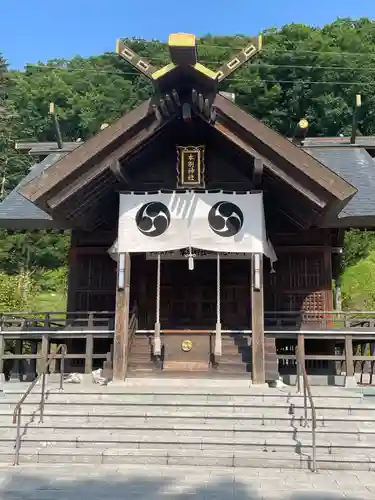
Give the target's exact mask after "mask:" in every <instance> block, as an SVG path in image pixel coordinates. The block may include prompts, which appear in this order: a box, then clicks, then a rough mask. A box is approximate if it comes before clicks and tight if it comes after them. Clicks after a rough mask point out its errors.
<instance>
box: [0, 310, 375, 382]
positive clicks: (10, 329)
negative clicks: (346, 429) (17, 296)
mask: <svg viewBox="0 0 375 500" xmlns="http://www.w3.org/2000/svg"><path fill="white" fill-rule="evenodd" d="M113 318H114V313H113V312H108V311H104V312H103V311H101V312H92V311H88V312H82V311H80V312H76V313H58V312H57V313H55V312H43V313H39V312H27V313H22V312H21V313H7V314H2V315H0V373H3V371H4V362H7V361H8V360H11V361H13V363H14V362H18V361H25V360H27V361H29V362H30V361H31V362H34V364H35V361H36V360H38V359H42V358H43V356H44V354H43V353H45V352H49V344H51V343H54V344H59V343H61V342H63V343H67V342H70V341H71V340H72V339H81V340H82V341H84V343H83V346H82V343H81V344H80V345H81V347H80V348H79V349H80V350H79V351H78V348H77V350H76V352H74V351H73V350H72V349H70V347H68V349H69V354H67V355H66V359H67V360H74V362H76V363H79V366H80V369H82V370H83V369H84V371H85V372H86V373H90V372H91V371H92V369H93V362H96V363H98V360H100V361H103V362H104V361H105V360H107V361H108V360H109V358H108V350H109V347H110V345H111V343H112V341H113V335H114V324H113ZM129 321H130V323H129V343H131V341H132V338H133V335H134V334H135V333H136V332H139V334H141V332H143V333H152V330H147V331H146V330H138V320H137V314H136V311H135V309H134V308H133V309H132V313H131V315H130V318H129ZM201 332H202V335H204V334H210V333H213V332H214V329H212V330H201ZM164 333H165V332H164V330H162V334H164ZM236 333H238V334H242V335H244V334H246V335H249V336H251V330H238V331H236V330H225V327H224V328H223V335H225V334H230V335H232V334H236ZM137 334H138V333H137ZM265 335H266V336H270V337H273V338H275V339H276V346H277V356H278V360H279V371H280V374H281V375H284V374H291V375H293V374H294V375H295V374H296V371H297V369H296V364H297V359H296V346H297V344H298V339H304V341H306V348H305V352H304V359H305V366H306V371H307V373H308V374H312V373H314V374H327V373H328V374H332V375H346V376H354V375H355V374H357V375H359V376H360V381H361V382H366V383H373V381H374V382H375V378H374V375H375V312H372V311H370V312H363V311H345V312H332V311H316V312H314V311H313V312H285V311H266V312H265ZM96 339H107V340H108V342H106V341H104V343H105V346H106V348H105V352H103V353H100V352H99V353H98V348H97V343H96ZM8 341H11V342H12V343H13V345H14V343H16V345H17V342H18V344H28V345H29V346H30V345H31V346H34V350H33V349H29V350H27V349H23V350H22V349H21V350H20V349H18V350H17V349H15V350H14V351H15V352H9V351H8V352H7V353H5V342H7V345H8ZM40 342H41V352H37V350H36V349H35V345H36V344H38V343H40ZM98 342H102V341H98ZM76 344H77V343H75V344H74V345H75V346H76ZM78 344H79V343H78ZM94 344H95V345H94ZM69 345H71V344H69ZM94 347H95V349H94ZM128 347H129V346H128ZM77 368H78V367H77ZM52 369H53V366H52ZM73 371H77V369H74V370H73ZM365 377H366V380H365Z"/></svg>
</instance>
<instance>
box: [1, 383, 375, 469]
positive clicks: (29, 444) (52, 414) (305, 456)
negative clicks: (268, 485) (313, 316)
mask: <svg viewBox="0 0 375 500" xmlns="http://www.w3.org/2000/svg"><path fill="white" fill-rule="evenodd" d="M26 387H27V384H16V383H15V384H13V383H8V384H5V386H4V392H2V393H0V427H1V430H0V463H2V464H10V463H12V461H13V453H14V444H15V436H16V427H15V425H12V418H11V415H12V411H13V409H14V406H15V403H16V402H17V401H18V399H19V398H20V396H21V394H23V392H24V390H25V388H26ZM313 394H314V401H315V405H316V410H317V415H318V428H317V465H318V468H320V469H359V470H374V469H375V397H374V398H372V397H366V396H363V394H361V393H360V392H358V391H354V390H352V391H349V390H344V389H338V388H322V387H321V388H313ZM374 394H375V393H374ZM39 400H40V387H38V386H37V387H36V388H35V390H34V391H33V392H32V393H31V395H30V396H29V397H28V399H27V400H26V402H25V404H24V405H23V417H22V445H21V454H20V464H24V463H90V464H97V465H100V464H134V463H139V464H150V465H151V464H159V465H171V466H172V465H181V466H207V467H210V466H225V467H263V468H264V467H270V468H272V467H274V468H279V469H280V468H309V467H310V466H311V455H312V445H311V427H308V428H305V427H304V426H303V415H304V409H303V397H302V396H301V395H296V394H295V388H287V389H284V390H278V389H269V388H257V387H249V383H248V381H245V380H243V379H238V380H209V379H208V380H207V379H205V380H197V379H195V380H194V379H191V380H186V379H163V380H162V381H161V380H160V379H147V378H143V379H128V380H127V381H126V382H125V383H124V384H121V385H115V384H110V385H109V386H107V387H100V386H95V385H93V384H91V383H83V384H80V385H68V384H66V385H65V389H64V391H63V392H59V391H58V388H57V384H54V383H53V382H49V383H48V397H47V401H46V406H45V420H44V424H39V423H38V422H39V413H38V403H39ZM308 414H309V417H310V411H309V413H308ZM310 425H311V421H310V420H309V426H310Z"/></svg>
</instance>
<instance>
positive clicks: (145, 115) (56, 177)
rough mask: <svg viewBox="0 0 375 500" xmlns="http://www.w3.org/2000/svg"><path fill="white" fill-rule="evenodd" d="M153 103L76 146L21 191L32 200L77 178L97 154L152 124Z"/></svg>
mask: <svg viewBox="0 0 375 500" xmlns="http://www.w3.org/2000/svg"><path fill="white" fill-rule="evenodd" d="M150 106H151V100H147V101H145V102H143V103H142V104H140V105H139V106H138V107H137V108H135V109H133V110H132V111H130V113H127V114H125V115H124V116H123V117H122V118H120V119H119V120H118V121H117V122H115V123H114V124H113V125H110V126H109V127H107V128H105V129H104V130H101V131H100V132H99V133H98V134H96V135H94V136H93V137H91V139H89V140H88V141H87V142H85V143H84V144H82V146H81V147H79V148H76V149H75V150H74V151H72V152H71V153H70V154H68V155H66V156H64V157H63V158H61V160H59V161H58V162H56V163H55V164H54V165H52V166H51V167H49V168H48V169H47V170H45V171H44V172H43V175H41V176H38V177H36V178H35V179H33V180H31V181H30V182H28V183H27V184H26V185H25V186H23V187H22V189H21V190H20V192H21V194H22V195H23V196H24V197H25V198H26V199H28V200H29V201H32V202H35V201H37V200H39V199H41V198H42V197H44V196H46V195H47V193H48V192H49V191H50V190H51V189H53V188H54V187H55V186H56V185H57V184H59V183H60V182H64V184H65V185H66V184H67V183H68V182H70V178H71V177H73V176H75V177H78V175H79V173H80V172H82V170H85V169H89V168H90V166H92V165H93V164H95V162H96V160H97V158H98V157H99V158H100V156H101V155H103V156H105V154H106V153H107V154H109V153H110V152H111V151H113V149H116V147H117V148H118V147H119V144H122V143H123V142H124V141H126V138H127V137H131V136H132V135H134V134H135V133H136V131H139V129H140V128H142V126H144V127H146V126H147V125H149V124H150V116H151V117H152V118H153V119H154V120H155V118H154V115H153V114H152V115H150V113H151V107H150ZM103 156H102V157H103Z"/></svg>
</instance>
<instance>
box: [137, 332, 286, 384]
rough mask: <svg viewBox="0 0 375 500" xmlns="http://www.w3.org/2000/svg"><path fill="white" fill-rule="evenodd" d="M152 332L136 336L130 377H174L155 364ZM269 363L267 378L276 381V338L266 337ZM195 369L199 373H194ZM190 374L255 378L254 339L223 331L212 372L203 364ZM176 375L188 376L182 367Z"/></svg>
mask: <svg viewBox="0 0 375 500" xmlns="http://www.w3.org/2000/svg"><path fill="white" fill-rule="evenodd" d="M152 339H153V337H152V335H151V334H143V335H139V334H138V335H135V336H134V337H133V340H132V344H131V349H130V357H129V365H128V376H129V377H144V376H146V377H149V376H150V374H152V375H153V376H166V377H170V376H171V372H170V370H168V371H167V370H166V372H167V373H163V371H162V370H160V368H159V367H158V366H157V365H156V364H155V361H154V358H153V356H152ZM209 361H210V360H209V352H207V366H208V365H209ZM265 367H266V380H267V381H272V380H276V379H277V378H278V361H277V355H276V346H275V340H274V339H271V338H266V339H265ZM194 371H198V373H195V374H194ZM189 375H190V376H197V377H202V376H205V377H207V376H209V377H212V378H215V377H218V378H244V379H250V378H251V339H250V337H249V336H248V335H246V334H243V335H239V334H232V335H231V334H223V335H222V356H220V357H217V358H216V359H215V360H214V362H213V363H212V364H211V366H210V368H209V374H207V372H206V373H205V374H204V373H202V372H199V364H197V368H196V370H192V372H190V374H189ZM176 376H180V377H183V376H186V372H185V373H182V372H181V370H178V371H177V373H176Z"/></svg>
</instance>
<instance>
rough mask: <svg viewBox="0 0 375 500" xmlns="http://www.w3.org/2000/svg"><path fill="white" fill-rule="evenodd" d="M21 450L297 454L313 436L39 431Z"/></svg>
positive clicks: (335, 450)
mask: <svg viewBox="0 0 375 500" xmlns="http://www.w3.org/2000/svg"><path fill="white" fill-rule="evenodd" d="M14 443H15V435H13V436H11V435H4V436H1V437H0V447H2V448H4V447H5V446H7V445H8V446H9V447H12V446H14ZM21 446H22V449H26V448H33V449H40V448H50V447H52V448H56V447H57V448H59V447H62V448H64V447H72V448H90V449H92V448H98V449H101V450H103V451H104V450H105V449H107V448H113V449H134V448H136V449H164V450H169V449H183V450H188V449H190V450H216V451H226V450H230V451H232V452H234V451H237V450H242V451H258V452H259V453H261V452H265V453H266V452H267V453H274V452H283V453H294V452H296V453H298V454H301V455H303V454H311V452H312V445H311V439H310V440H309V437H308V436H306V438H305V439H304V440H303V441H302V440H300V441H296V440H294V439H293V438H290V437H287V436H284V437H282V438H276V437H273V436H270V437H269V439H268V440H267V439H265V438H260V437H253V438H252V439H244V438H241V437H239V438H233V437H226V436H220V437H201V438H200V437H189V436H175V435H169V437H165V436H163V435H160V434H159V435H156V434H155V433H154V434H147V433H144V434H143V435H142V436H140V435H139V434H137V435H131V434H129V433H124V434H123V435H120V433H116V432H115V433H106V434H105V435H101V434H96V433H94V435H93V433H91V435H89V434H87V435H84V434H79V435H71V436H69V435H67V436H65V435H63V436H62V435H61V434H60V433H51V434H43V436H41V434H40V432H39V433H38V434H37V433H35V435H29V434H28V433H26V434H25V435H23V436H22V445H21ZM316 450H317V454H318V453H319V454H326V455H330V456H336V455H338V456H342V457H348V456H351V457H352V458H353V459H355V457H356V456H357V455H360V456H369V457H373V456H374V452H375V443H368V442H352V443H349V442H345V443H344V442H342V443H329V442H327V443H324V442H321V441H319V440H318V443H317V445H316Z"/></svg>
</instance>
